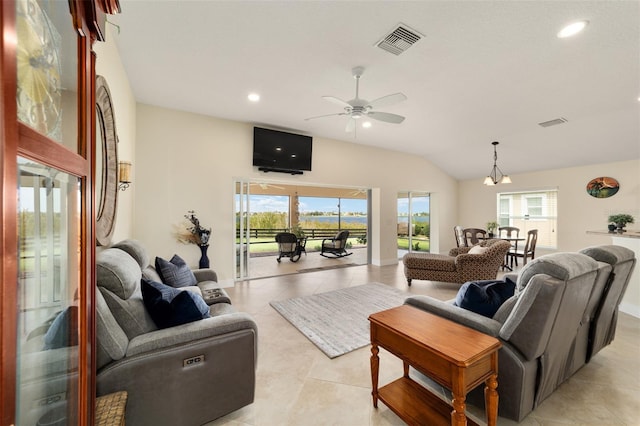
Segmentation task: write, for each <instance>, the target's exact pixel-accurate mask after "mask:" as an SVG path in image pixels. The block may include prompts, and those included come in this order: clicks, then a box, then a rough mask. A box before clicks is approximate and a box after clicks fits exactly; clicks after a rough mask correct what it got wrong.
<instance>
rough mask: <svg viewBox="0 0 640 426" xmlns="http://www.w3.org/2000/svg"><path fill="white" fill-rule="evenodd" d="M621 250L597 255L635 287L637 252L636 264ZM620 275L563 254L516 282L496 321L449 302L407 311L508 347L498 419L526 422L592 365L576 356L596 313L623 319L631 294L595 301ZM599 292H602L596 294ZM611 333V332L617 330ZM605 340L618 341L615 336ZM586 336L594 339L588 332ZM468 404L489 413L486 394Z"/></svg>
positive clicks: (422, 303) (533, 266) (416, 299)
mask: <svg viewBox="0 0 640 426" xmlns="http://www.w3.org/2000/svg"><path fill="white" fill-rule="evenodd" d="M620 249H622V248H616V249H615V251H616V252H617V253H618V255H619V257H616V256H615V255H612V254H611V250H609V251H608V253H609V254H608V255H607V256H604V255H602V253H607V248H606V247H605V248H600V249H598V250H595V249H592V251H591V253H593V252H597V253H599V254H601V255H602V256H604V257H607V258H608V259H609V260H610V262H613V263H616V261H615V260H614V259H617V260H618V262H617V263H623V264H624V265H626V266H625V267H623V268H619V270H620V272H621V275H625V276H621V277H620V278H619V280H620V281H621V282H627V281H628V274H630V273H631V270H632V267H628V266H629V265H630V264H631V266H632V263H634V262H635V260H633V253H632V252H631V255H630V257H629V253H627V252H626V251H625V250H626V249H624V250H620ZM594 257H596V256H595V255H594ZM625 262H626V263H625ZM616 268H617V266H615V265H614V266H613V267H612V264H611V263H607V262H603V261H596V260H595V259H594V258H592V257H590V256H587V255H586V254H583V253H556V254H550V255H546V256H542V257H540V258H537V259H535V260H533V261H532V262H530V263H527V265H525V266H524V267H523V269H522V270H521V271H520V273H519V274H518V275H517V276H516V275H515V274H513V275H512V278H513V279H514V280H515V281H516V293H515V295H514V296H513V297H511V298H510V299H508V300H507V301H505V302H504V303H503V304H502V306H501V307H500V308H499V309H498V311H497V312H496V314H495V315H494V316H493V317H492V318H487V317H484V316H482V315H479V314H476V313H474V312H471V311H468V310H465V309H463V308H460V307H458V306H454V305H453V303H452V301H448V302H443V301H440V300H437V299H433V298H431V297H428V296H411V297H409V298H407V299H406V301H405V303H406V304H408V305H411V306H414V307H417V308H419V309H423V310H425V311H428V312H431V313H434V314H436V315H440V316H442V317H445V318H448V319H450V320H452V321H455V322H457V323H460V324H463V325H466V326H468V327H471V328H473V329H476V330H479V331H481V332H483V333H486V334H489V335H491V336H494V337H496V338H498V339H500V341H501V342H502V345H503V346H502V348H501V349H500V352H499V361H498V390H499V395H500V396H499V410H498V414H499V415H500V416H501V417H506V418H509V419H512V420H516V421H521V420H522V419H523V418H524V417H525V416H526V415H527V414H529V413H530V412H531V411H532V410H533V409H534V408H535V407H536V406H538V405H539V404H540V403H541V402H542V401H544V400H545V399H546V398H547V397H549V396H550V395H551V394H552V393H553V392H554V391H555V390H556V389H557V388H558V386H559V385H560V384H561V383H562V382H564V381H565V380H566V379H567V378H568V377H570V375H571V374H572V373H573V372H575V371H576V370H577V369H578V368H579V367H580V366H582V365H584V363H586V362H587V361H588V359H585V360H584V362H579V363H578V364H579V365H576V357H579V356H580V355H577V350H576V348H577V347H578V346H580V347H582V345H583V344H584V342H583V340H581V338H580V337H579V336H581V335H582V336H584V335H585V334H584V331H583V334H580V333H579V330H580V329H581V326H582V324H583V323H584V318H585V313H586V312H588V307H589V306H590V305H593V306H600V305H602V304H604V305H606V306H607V307H606V308H601V309H600V311H601V312H607V314H606V315H609V317H611V316H614V317H615V316H616V315H617V305H618V304H619V299H621V298H622V294H623V291H622V292H619V291H616V292H615V293H616V296H615V297H613V296H612V297H611V299H614V300H612V301H610V300H601V296H595V295H596V294H598V291H599V292H600V295H602V294H603V292H602V288H604V284H603V283H605V282H606V281H607V280H609V277H610V276H611V271H612V269H616ZM597 283H599V284H598V286H596V284H597ZM596 287H599V288H600V290H596V291H595V292H594V288H596ZM618 287H622V288H623V287H624V286H618ZM592 297H594V298H595V299H596V300H595V301H594V300H593V299H592ZM611 305H613V306H614V307H611ZM604 315H605V314H603V316H604ZM599 321H605V322H608V323H609V324H610V320H605V319H604V318H600V320H598V321H595V322H592V325H593V324H596V323H598V322H599ZM613 327H615V323H614V325H613ZM606 328H607V330H610V329H611V327H610V326H609V327H606ZM598 334H606V335H610V336H612V334H611V331H608V332H607V333H598ZM586 335H589V332H588V331H587V332H586ZM608 342H610V340H609V341H608ZM460 344H464V342H460ZM587 344H588V345H590V344H591V343H590V342H589V343H587ZM607 344H608V343H607ZM593 351H594V349H592V348H590V349H587V348H585V349H584V350H581V353H582V356H586V354H587V353H594V352H593ZM414 373H415V372H414ZM467 401H469V402H470V403H472V404H474V405H477V406H480V407H482V406H483V404H484V396H483V392H482V389H481V387H478V388H476V389H474V391H472V392H471V393H470V394H469V395H468V398H467Z"/></svg>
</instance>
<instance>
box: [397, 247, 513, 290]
mask: <svg viewBox="0 0 640 426" xmlns="http://www.w3.org/2000/svg"><path fill="white" fill-rule="evenodd" d="M510 248H511V244H509V242H508V241H502V240H486V241H482V242H481V243H480V244H478V245H476V246H473V247H457V248H453V249H451V250H450V251H449V256H447V255H444V254H434V253H413V252H411V253H407V254H405V255H404V257H403V258H402V262H403V263H404V275H405V277H407V283H408V285H411V280H412V279H417V280H431V281H444V282H450V283H460V284H462V283H465V282H467V281H474V280H494V279H495V278H496V276H497V275H498V269H499V268H500V266H502V263H503V261H504V257H505V256H506V254H507V252H508V251H509V249H510Z"/></svg>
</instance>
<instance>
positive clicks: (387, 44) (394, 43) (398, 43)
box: [376, 23, 424, 55]
mask: <svg viewBox="0 0 640 426" xmlns="http://www.w3.org/2000/svg"><path fill="white" fill-rule="evenodd" d="M422 37H424V36H423V35H422V34H420V33H419V32H418V31H416V30H414V29H411V28H409V26H407V25H405V24H402V23H400V24H398V26H397V27H396V28H395V29H393V31H391V32H390V33H389V34H387V35H385V36H384V37H383V38H382V40H380V41H379V42H377V43H376V46H378V47H379V48H380V49H382V50H386V51H387V52H390V53H393V54H394V55H399V54H401V53H402V52H404V51H405V50H407V49H408V48H410V47H411V46H413V44H414V43H415V42H417V41H418V40H420V39H421V38H422Z"/></svg>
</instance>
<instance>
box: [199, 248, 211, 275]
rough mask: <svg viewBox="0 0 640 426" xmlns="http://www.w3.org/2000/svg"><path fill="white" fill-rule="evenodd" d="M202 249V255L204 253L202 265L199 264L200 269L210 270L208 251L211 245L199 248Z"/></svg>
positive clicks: (201, 260) (201, 259) (201, 257)
mask: <svg viewBox="0 0 640 426" xmlns="http://www.w3.org/2000/svg"><path fill="white" fill-rule="evenodd" d="M198 247H200V253H202V255H201V256H200V263H199V264H198V266H199V267H200V269H204V268H208V267H209V258H208V257H207V250H208V249H209V245H208V244H207V245H204V246H198Z"/></svg>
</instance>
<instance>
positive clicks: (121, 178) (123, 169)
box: [118, 161, 131, 191]
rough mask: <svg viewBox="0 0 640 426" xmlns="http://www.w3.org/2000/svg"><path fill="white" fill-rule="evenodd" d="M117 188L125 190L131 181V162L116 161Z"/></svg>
mask: <svg viewBox="0 0 640 426" xmlns="http://www.w3.org/2000/svg"><path fill="white" fill-rule="evenodd" d="M118 169H119V172H118V189H120V190H121V191H125V190H126V189H127V188H128V187H129V184H130V183H131V162H130V161H120V162H119V163H118Z"/></svg>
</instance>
